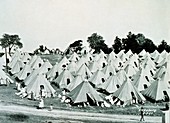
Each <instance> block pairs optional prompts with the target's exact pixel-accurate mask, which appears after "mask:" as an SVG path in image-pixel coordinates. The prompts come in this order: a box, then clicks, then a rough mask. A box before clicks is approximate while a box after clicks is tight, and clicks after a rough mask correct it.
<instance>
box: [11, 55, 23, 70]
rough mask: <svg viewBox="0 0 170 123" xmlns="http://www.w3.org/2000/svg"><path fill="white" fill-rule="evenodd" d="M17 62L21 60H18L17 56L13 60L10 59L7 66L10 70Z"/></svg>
mask: <svg viewBox="0 0 170 123" xmlns="http://www.w3.org/2000/svg"><path fill="white" fill-rule="evenodd" d="M18 60H21V59H20V58H19V56H16V57H14V58H13V59H11V61H10V62H9V64H8V66H9V67H10V68H13V67H14V65H15V64H16V62H17V61H18Z"/></svg>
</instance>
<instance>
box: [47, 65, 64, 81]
mask: <svg viewBox="0 0 170 123" xmlns="http://www.w3.org/2000/svg"><path fill="white" fill-rule="evenodd" d="M63 69H64V68H63V67H62V66H60V65H58V63H56V64H55V65H54V66H53V67H52V68H51V69H50V70H49V71H48V72H47V73H46V75H47V78H48V79H49V80H50V81H52V80H53V79H56V78H57V77H58V76H59V74H61V72H62V71H63Z"/></svg>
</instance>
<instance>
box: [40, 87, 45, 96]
mask: <svg viewBox="0 0 170 123" xmlns="http://www.w3.org/2000/svg"><path fill="white" fill-rule="evenodd" d="M45 97H46V91H45V88H44V85H40V98H45Z"/></svg>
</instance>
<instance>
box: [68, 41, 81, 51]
mask: <svg viewBox="0 0 170 123" xmlns="http://www.w3.org/2000/svg"><path fill="white" fill-rule="evenodd" d="M82 42H83V41H82V40H77V41H75V42H74V43H72V44H70V46H69V47H70V48H73V49H74V52H78V51H81V50H82Z"/></svg>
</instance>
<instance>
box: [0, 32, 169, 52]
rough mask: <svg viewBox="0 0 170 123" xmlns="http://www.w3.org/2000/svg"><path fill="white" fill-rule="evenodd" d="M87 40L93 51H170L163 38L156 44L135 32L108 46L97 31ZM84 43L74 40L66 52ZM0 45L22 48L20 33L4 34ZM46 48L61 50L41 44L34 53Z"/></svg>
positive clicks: (117, 39) (0, 39) (75, 50)
mask: <svg viewBox="0 0 170 123" xmlns="http://www.w3.org/2000/svg"><path fill="white" fill-rule="evenodd" d="M87 42H88V43H89V47H90V48H91V49H93V50H94V52H93V53H100V51H103V52H104V53H106V54H109V53H111V52H112V51H114V52H115V53H119V52H120V51H121V50H125V52H127V51H129V50H131V51H132V52H133V53H137V54H138V53H140V52H141V51H142V50H143V49H144V50H145V51H147V52H149V53H152V52H154V51H155V50H157V51H158V52H159V53H161V52H162V51H164V50H165V51H166V52H168V53H169V52H170V45H168V44H167V42H166V41H165V40H162V42H161V43H160V44H159V45H158V46H156V45H155V44H154V43H153V41H152V40H151V39H149V38H146V37H145V36H144V35H143V34H141V33H138V34H133V33H132V32H129V33H128V35H127V36H126V37H125V38H122V39H121V38H119V37H118V36H116V37H115V39H114V43H113V44H112V46H111V47H108V45H107V44H106V43H105V40H104V38H103V37H102V36H101V35H99V34H97V33H93V34H92V35H91V36H89V37H88V38H87ZM82 43H83V41H82V40H77V41H74V42H73V43H71V44H70V45H69V47H68V48H67V49H66V51H65V52H64V53H65V54H69V52H70V51H74V52H77V53H78V52H80V51H81V49H82V48H83V45H82ZM0 46H1V47H2V48H3V49H5V52H8V53H9V54H11V50H12V49H17V48H22V47H23V44H22V42H21V39H20V37H19V35H16V34H14V35H10V34H4V35H3V36H2V38H0ZM46 50H48V51H49V53H55V52H59V51H60V50H59V49H58V48H56V49H52V50H50V49H48V48H47V47H46V46H43V45H40V46H39V48H38V49H35V51H33V54H38V53H42V52H44V51H46ZM60 52H61V51H60Z"/></svg>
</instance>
